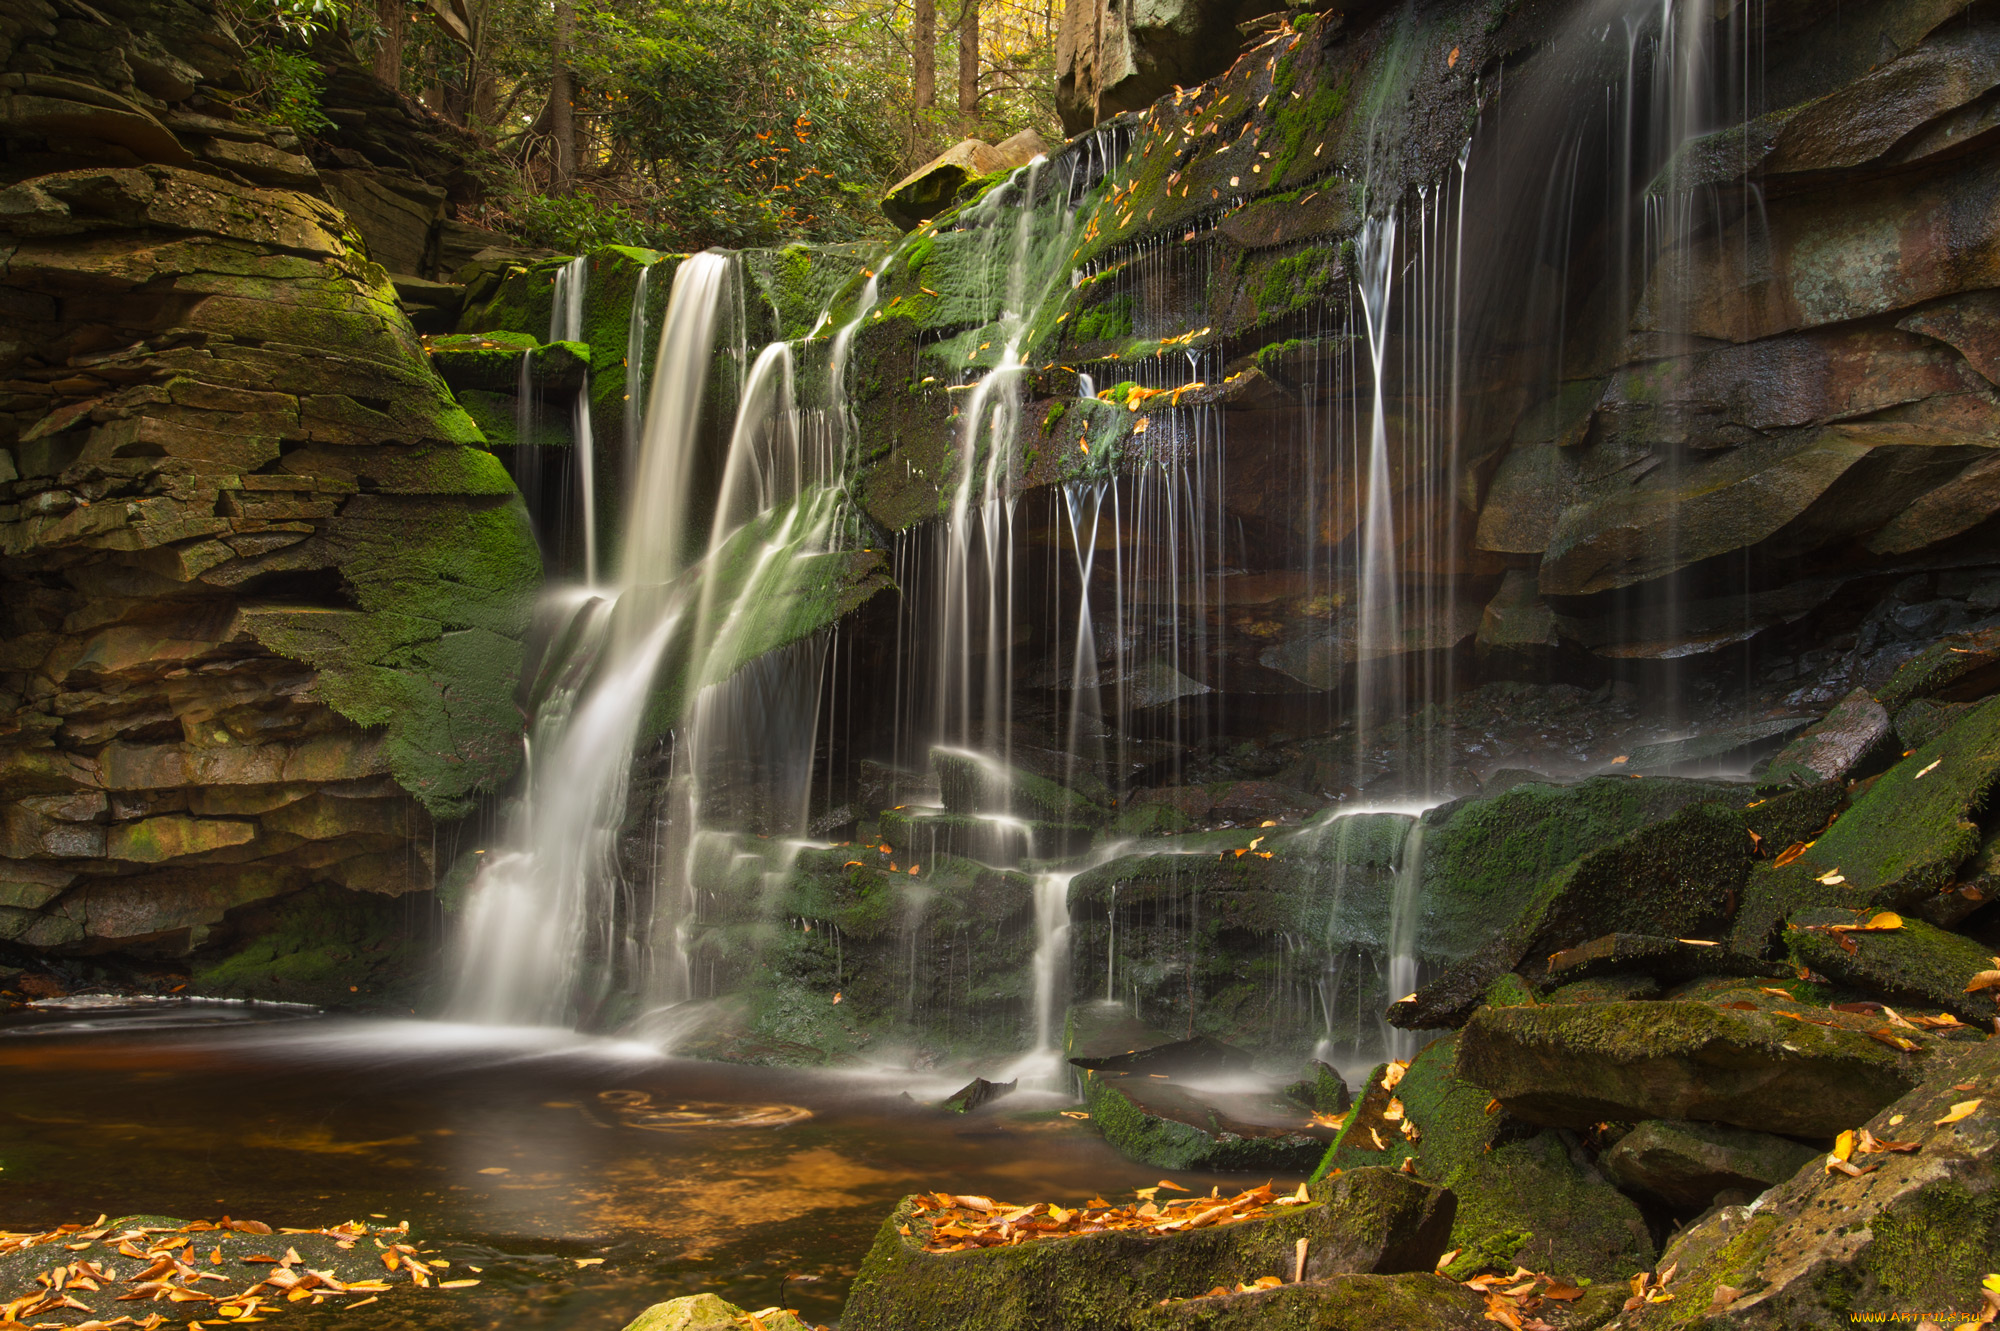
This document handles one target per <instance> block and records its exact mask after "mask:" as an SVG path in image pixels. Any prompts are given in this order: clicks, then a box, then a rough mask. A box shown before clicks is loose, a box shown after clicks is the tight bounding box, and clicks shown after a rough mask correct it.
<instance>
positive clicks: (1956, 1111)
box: [1933, 1099, 1986, 1127]
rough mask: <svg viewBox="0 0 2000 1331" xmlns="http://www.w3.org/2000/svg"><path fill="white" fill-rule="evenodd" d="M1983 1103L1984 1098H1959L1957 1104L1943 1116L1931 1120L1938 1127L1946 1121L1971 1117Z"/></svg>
mask: <svg viewBox="0 0 2000 1331" xmlns="http://www.w3.org/2000/svg"><path fill="white" fill-rule="evenodd" d="M1985 1103H1986V1101H1985V1100H1984V1099H1979V1100H1960V1101H1959V1102H1958V1103H1957V1104H1955V1105H1953V1106H1952V1107H1951V1112H1950V1113H1948V1114H1946V1115H1945V1116H1944V1117H1943V1118H1940V1119H1935V1120H1933V1121H1934V1123H1935V1124H1936V1125H1937V1126H1938V1127H1943V1126H1944V1125H1945V1124H1947V1123H1957V1122H1959V1121H1961V1120H1963V1119H1968V1118H1971V1117H1972V1116H1973V1115H1974V1114H1976V1113H1978V1112H1979V1106H1981V1105H1983V1104H1985Z"/></svg>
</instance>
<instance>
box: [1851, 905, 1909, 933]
mask: <svg viewBox="0 0 2000 1331" xmlns="http://www.w3.org/2000/svg"><path fill="white" fill-rule="evenodd" d="M1861 927H1862V928H1863V929H1865V930H1868V931H1870V932H1873V933H1879V932H1881V931H1883V930H1885V929H1900V928H1902V927H1903V917H1902V916H1900V915H1898V914H1897V913H1896V912H1895V911H1893V910H1885V911H1882V912H1881V913H1880V914H1878V915H1876V916H1874V917H1873V918H1872V919H1870V920H1869V921H1868V923H1866V924H1864V925H1862V926H1861Z"/></svg>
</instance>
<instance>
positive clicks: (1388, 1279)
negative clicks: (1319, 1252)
mask: <svg viewBox="0 0 2000 1331" xmlns="http://www.w3.org/2000/svg"><path fill="white" fill-rule="evenodd" d="M1267 1274H1273V1275H1275V1274H1277V1273H1276V1272H1269V1273H1267ZM1124 1325H1126V1326H1127V1327H1129V1328H1130V1331H1266V1329H1267V1328H1270V1327H1311V1328H1313V1331H1386V1328H1390V1327H1398V1328H1400V1327H1411V1328H1417V1327H1421V1328H1422V1329H1423V1331H1489V1329H1490V1328H1491V1327H1492V1326H1493V1325H1494V1323H1493V1322H1492V1321H1491V1320H1490V1319H1488V1318H1487V1316H1486V1301H1485V1300H1484V1299H1483V1298H1481V1297H1480V1296H1478V1295H1477V1294H1476V1293H1475V1292H1474V1291H1473V1289H1472V1288H1471V1287H1470V1286H1466V1285H1461V1284H1459V1283H1458V1282H1457V1281H1455V1280H1448V1279H1446V1278H1445V1277H1443V1276H1440V1275H1436V1274H1413V1275H1399V1276H1374V1275H1364V1276H1333V1277H1330V1278H1328V1279H1325V1280H1315V1281H1310V1282H1307V1283H1305V1284H1297V1285H1279V1286H1278V1287H1277V1288H1275V1289H1264V1290H1255V1291H1250V1292H1240V1291H1239V1292H1236V1293H1231V1294H1217V1295H1210V1296H1207V1297H1202V1298H1193V1299H1176V1300H1172V1301H1169V1302H1165V1303H1162V1304H1160V1305H1159V1306H1157V1307H1153V1308H1146V1309H1142V1310H1140V1311H1139V1312H1137V1313H1136V1314H1134V1316H1133V1319H1132V1320H1131V1321H1130V1322H1128V1323H1125V1324H1124Z"/></svg>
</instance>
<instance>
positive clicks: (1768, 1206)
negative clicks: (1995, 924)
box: [1616, 1041, 2000, 1331]
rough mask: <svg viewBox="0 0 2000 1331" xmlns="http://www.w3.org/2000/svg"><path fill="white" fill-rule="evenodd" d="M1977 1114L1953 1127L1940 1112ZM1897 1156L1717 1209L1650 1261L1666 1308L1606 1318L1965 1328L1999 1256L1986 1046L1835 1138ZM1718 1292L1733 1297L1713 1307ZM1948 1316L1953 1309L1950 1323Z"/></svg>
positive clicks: (1753, 1328)
mask: <svg viewBox="0 0 2000 1331" xmlns="http://www.w3.org/2000/svg"><path fill="white" fill-rule="evenodd" d="M1972 1100H1979V1101H1983V1103H1982V1104H1980V1105H1979V1107H1978V1108H1977V1109H1976V1110H1975V1111H1974V1112H1972V1113H1971V1114H1970V1115H1969V1116H1966V1117H1963V1118H1961V1119H1959V1121H1957V1122H1954V1123H1943V1124H1940V1123H1939V1122H1938V1121H1937V1120H1939V1119H1942V1118H1945V1117H1948V1116H1949V1115H1950V1114H1952V1113H1953V1112H1954V1111H1953V1108H1952V1107H1953V1106H1954V1105H1963V1104H1964V1103H1966V1102H1967V1101H1972ZM1860 1128H1866V1129H1867V1130H1868V1131H1869V1132H1870V1133H1871V1134H1873V1135H1874V1136H1875V1137H1876V1138H1877V1139H1879V1140H1882V1141H1906V1142H1914V1143H1916V1146H1917V1149H1916V1150H1914V1151H1910V1152H1900V1151H1893V1152H1883V1153H1878V1154H1867V1153H1863V1152H1859V1151H1857V1152H1856V1153H1855V1154H1854V1155H1853V1157H1852V1163H1853V1164H1854V1166H1855V1167H1856V1168H1857V1169H1858V1170H1859V1171H1861V1172H1860V1176H1859V1177H1854V1176H1851V1175H1848V1174H1846V1173H1842V1172H1838V1171H1835V1170H1829V1169H1824V1168H1817V1167H1809V1168H1806V1169H1802V1170H1800V1171H1799V1172H1798V1173H1796V1174H1794V1175H1792V1177H1791V1178H1789V1179H1788V1180H1786V1181H1785V1182H1783V1183H1780V1184H1778V1185H1777V1186H1776V1187H1775V1188H1774V1189H1773V1190H1772V1191H1770V1192H1768V1193H1766V1194H1765V1195H1764V1196H1763V1197H1761V1198H1759V1199H1758V1201H1757V1203H1756V1205H1755V1206H1754V1207H1751V1206H1727V1207H1723V1208H1722V1209H1720V1210H1719V1211H1717V1212H1716V1213H1714V1214H1713V1215H1710V1216H1708V1217H1705V1218H1704V1219H1702V1220H1701V1221H1699V1222H1698V1223H1696V1224H1693V1225H1691V1226H1689V1227H1688V1228H1687V1229H1685V1230H1682V1231H1681V1232H1680V1233H1679V1234H1678V1235H1676V1236H1675V1238H1674V1241H1673V1243H1672V1244H1671V1245H1670V1246H1669V1247H1668V1249H1667V1251H1666V1252H1665V1253H1663V1254H1662V1255H1661V1258H1660V1263H1661V1269H1662V1270H1664V1269H1665V1268H1666V1267H1668V1266H1673V1267H1674V1268H1675V1269H1676V1271H1677V1273H1678V1274H1677V1275H1676V1276H1675V1278H1674V1279H1673V1281H1671V1282H1670V1283H1669V1285H1668V1292H1669V1293H1671V1294H1673V1295H1674V1296H1675V1297H1674V1299H1673V1300H1672V1301H1671V1302H1664V1303H1651V1304H1646V1305H1644V1306H1642V1307H1640V1308H1638V1309H1635V1310H1634V1311H1632V1312H1629V1313H1625V1314H1623V1315H1622V1316H1621V1317H1619V1319H1618V1321H1617V1323H1616V1325H1618V1326H1619V1327H1621V1328H1624V1331H1668V1328H1674V1329H1675V1331H1679V1328H1683V1327H1686V1326H1688V1325H1690V1320H1689V1312H1690V1310H1691V1309H1692V1310H1706V1309H1709V1308H1714V1309H1716V1312H1715V1313H1714V1314H1713V1316H1712V1321H1710V1322H1709V1323H1708V1324H1710V1325H1717V1326H1724V1325H1726V1326H1729V1327H1731V1328H1742V1331H1801V1328H1813V1329H1814V1331H1818V1329H1819V1328H1845V1327H1848V1326H1851V1325H1859V1324H1860V1322H1861V1315H1864V1314H1865V1315H1878V1314H1879V1315H1882V1316H1885V1317H1889V1318H1896V1317H1904V1318H1908V1319H1910V1320H1911V1321H1914V1320H1915V1318H1914V1317H1912V1314H1913V1313H1922V1312H1927V1311H1932V1310H1935V1311H1934V1312H1933V1316H1934V1317H1935V1316H1936V1314H1939V1313H1942V1314H1944V1316H1943V1318H1942V1321H1941V1323H1940V1324H1941V1325H1954V1324H1956V1323H1957V1322H1958V1321H1959V1320H1972V1319H1975V1318H1976V1317H1977V1316H1978V1315H1979V1313H1980V1310H1981V1309H1980V1295H1979V1290H1980V1282H1981V1281H1982V1280H1984V1279H1985V1278H1986V1277H1987V1275H1988V1274H1989V1273H1990V1271H1991V1269H1992V1266H1993V1260H1992V1258H1993V1254H1994V1253H1996V1252H2000V1192H1996V1182H2000V1041H1987V1042H1984V1043H1981V1044H1976V1045H1970V1046H1966V1047H1963V1048H1959V1049H1954V1050H1952V1051H1951V1054H1950V1056H1949V1057H1943V1058H1940V1059H1939V1060H1938V1063H1937V1066H1935V1067H1934V1068H1932V1069H1931V1070H1930V1072H1929V1075H1927V1076H1926V1077H1925V1079H1924V1080H1923V1082H1922V1083H1921V1084H1920V1085H1918V1086H1916V1087H1914V1088H1913V1089H1912V1090H1910V1091H1909V1092H1908V1093H1906V1094H1905V1095H1903V1096H1902V1097H1901V1098H1899V1099H1897V1100H1895V1101H1893V1102H1892V1103H1889V1104H1887V1105H1884V1106H1882V1107H1881V1108H1880V1109H1879V1110H1878V1111H1876V1112H1875V1113H1874V1114H1872V1115H1869V1116H1866V1117H1863V1118H1859V1119H1855V1120H1850V1121H1848V1122H1845V1123H1842V1124H1841V1125H1840V1130H1841V1131H1846V1130H1848V1129H1860ZM1722 1286H1727V1287H1728V1289H1729V1290H1730V1291H1733V1294H1730V1293H1723V1294H1721V1295H1718V1290H1719V1289H1720V1287H1722ZM1948 1310H1957V1311H1956V1312H1952V1311H1948Z"/></svg>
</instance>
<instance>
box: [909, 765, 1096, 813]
mask: <svg viewBox="0 0 2000 1331" xmlns="http://www.w3.org/2000/svg"><path fill="white" fill-rule="evenodd" d="M931 766H932V767H933V768H935V769H936V771H937V775H938V793H939V795H940V796H941V797H942V798H943V800H944V807H945V809H946V810H947V811H948V812H951V813H959V814H972V813H987V814H993V813H997V814H1009V815H1012V816H1013V817H1016V818H1026V819H1031V820H1034V821H1039V822H1049V823H1060V824H1082V825H1085V826H1090V827H1101V826H1103V825H1104V824H1105V823H1106V822H1108V821H1109V820H1110V817H1111V813H1110V811H1109V810H1108V809H1105V808H1104V807H1103V806H1102V805H1099V804H1097V803H1095V802H1094V801H1092V800H1089V799H1086V798H1085V797H1084V796H1082V795H1079V794H1078V793H1077V792H1076V791H1074V790H1071V789H1070V788H1069V787H1067V786H1064V785H1061V784H1059V783H1058V782H1055V781H1051V780H1049V779H1048V778H1047V777H1044V776H1036V775H1035V774H1034V773H1033V772H1028V771H1023V770H1022V769H1021V768H1019V767H1010V766H1008V765H1007V764H1005V763H1002V762H999V761H997V760H996V759H993V758H988V757H986V756H985V755H984V754H978V753H973V752H970V751H968V750H965V749H945V748H937V749H932V750H931Z"/></svg>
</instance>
